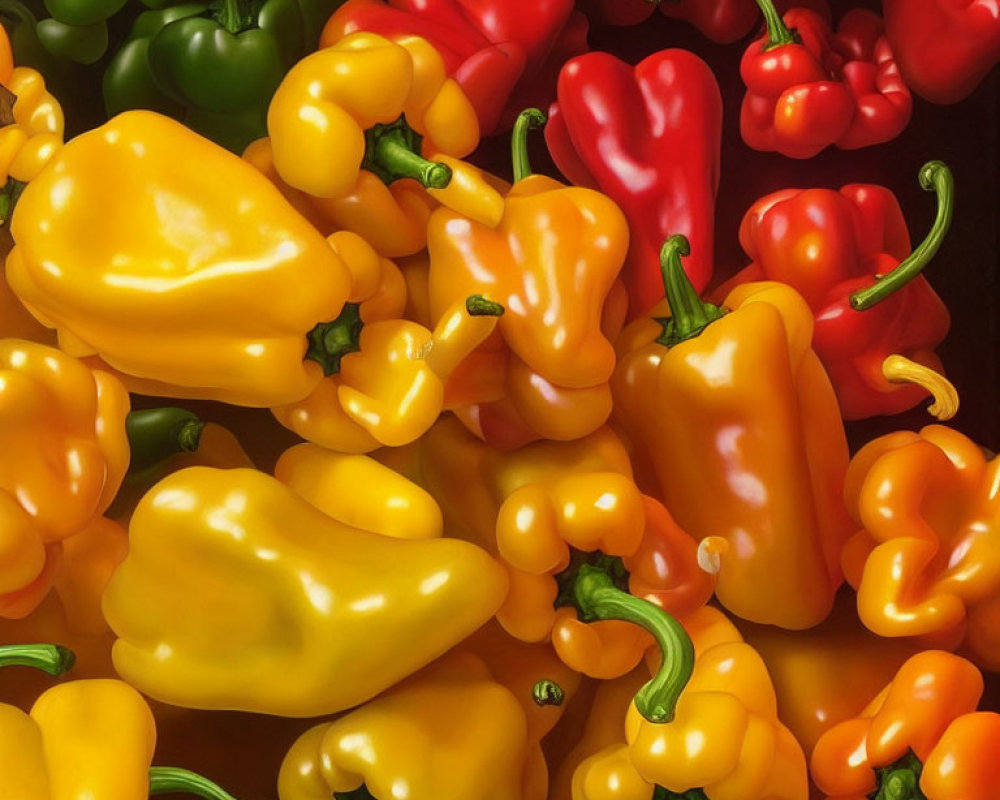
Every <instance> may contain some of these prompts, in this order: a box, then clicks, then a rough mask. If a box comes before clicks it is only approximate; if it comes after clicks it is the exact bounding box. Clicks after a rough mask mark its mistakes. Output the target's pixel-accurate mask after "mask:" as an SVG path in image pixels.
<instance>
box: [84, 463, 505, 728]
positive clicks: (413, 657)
mask: <svg viewBox="0 0 1000 800" xmlns="http://www.w3.org/2000/svg"><path fill="white" fill-rule="evenodd" d="M129 543H130V550H129V554H128V557H127V558H126V559H125V561H124V562H122V564H121V566H120V567H119V568H118V569H117V570H116V572H115V573H114V575H113V576H112V578H111V581H110V583H109V584H108V587H107V589H106V591H105V593H104V604H103V608H104V615H105V617H106V619H107V620H108V624H109V625H110V626H111V628H112V630H114V631H115V633H116V634H117V635H118V637H119V639H118V641H117V642H115V645H114V650H113V653H112V655H113V659H114V663H115V668H116V669H117V670H118V673H119V674H120V675H121V676H122V677H123V678H125V679H126V680H127V681H128V682H129V683H131V684H133V685H134V686H136V687H137V688H139V689H141V690H142V691H143V692H144V693H146V694H148V695H150V696H151V697H154V698H156V699H159V700H162V701H164V702H167V703H171V704H173V705H180V706H185V707H188V708H205V709H233V710H243V711H256V712H260V713H265V714H276V715H280V716H313V715H318V714H329V713H333V712H336V711H341V710H343V709H346V708H350V707H352V706H355V705H357V704H359V703H362V702H364V701H365V700H368V699H370V698H371V697H373V696H375V695H376V694H378V693H379V692H381V691H383V690H384V689H386V688H388V687H389V686H392V685H393V684H394V683H396V682H397V681H399V680H400V679H402V678H404V677H406V676H407V675H410V674H411V673H413V672H415V671H416V670H417V669H419V668H420V667H422V666H424V665H425V664H427V663H429V662H430V661H431V660H433V659H434V658H436V657H437V656H439V655H441V654H442V653H444V652H445V651H446V650H448V649H449V648H450V647H452V646H454V645H455V644H456V643H458V642H459V641H461V640H462V639H463V638H465V637H466V636H468V635H469V634H470V633H472V631H474V630H475V629H476V628H478V627H479V626H480V625H482V624H483V623H484V622H486V620H488V619H489V618H490V617H491V616H492V615H493V613H494V612H495V611H496V610H497V608H498V607H499V605H500V603H501V602H502V600H503V597H504V594H505V592H506V589H507V585H506V576H505V574H504V571H503V569H502V568H501V567H500V566H499V565H498V564H496V562H494V561H493V560H492V559H491V558H490V557H489V556H488V555H487V554H486V553H485V552H483V551H482V550H480V549H478V548H476V547H474V546H472V545H470V544H468V543H466V542H461V541H457V540H454V539H443V538H439V539H427V540H404V539H393V538H389V537H386V536H380V535H377V534H373V533H368V532H365V531H360V530H357V529H356V528H352V527H349V526H347V525H344V524H343V523H340V522H337V521H336V520H334V519H331V518H330V517H328V516H326V515H325V514H324V513H323V512H322V511H320V510H319V509H317V508H316V507H314V506H313V505H312V504H310V503H309V502H308V501H306V500H304V499H303V498H301V497H299V496H298V495H297V494H296V493H295V492H294V491H293V490H292V489H290V488H288V487H286V486H284V485H283V484H282V483H280V482H279V481H278V480H276V479H275V478H272V477H270V476H268V475H265V474H264V473H261V472H257V471H255V470H249V469H231V470H215V469H210V468H207V467H191V468H189V469H185V470H181V471H179V472H175V473H173V474H172V475H169V476H168V477H166V478H164V479H163V480H162V481H160V482H159V483H158V484H157V485H156V486H154V487H153V488H152V489H151V490H150V492H149V493H147V494H146V496H145V497H144V498H143V499H142V501H141V502H140V503H139V505H138V507H137V508H136V511H135V514H134V515H133V516H132V523H131V525H130V527H129Z"/></svg>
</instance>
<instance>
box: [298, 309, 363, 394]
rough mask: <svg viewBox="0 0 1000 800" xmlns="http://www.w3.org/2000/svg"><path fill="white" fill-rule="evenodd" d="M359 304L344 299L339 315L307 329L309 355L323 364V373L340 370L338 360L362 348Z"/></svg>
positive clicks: (361, 324)
mask: <svg viewBox="0 0 1000 800" xmlns="http://www.w3.org/2000/svg"><path fill="white" fill-rule="evenodd" d="M364 325H365V324H364V322H362V321H361V306H360V305H359V304H358V303H344V308H343V310H342V311H341V312H340V316H339V317H337V318H336V319H335V320H332V321H330V322H320V323H319V324H318V325H316V327H314V328H313V329H312V330H311V331H309V333H308V334H306V336H307V337H308V339H309V349H308V350H307V351H306V358H310V359H312V360H313V361H315V362H316V363H317V364H319V365H320V366H321V367H322V368H323V374H324V375H327V376H329V375H336V374H337V373H338V372H340V360H341V359H342V358H343V357H344V356H346V355H348V354H349V353H356V352H358V351H359V350H360V349H361V329H362V328H363V327H364Z"/></svg>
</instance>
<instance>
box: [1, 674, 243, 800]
mask: <svg viewBox="0 0 1000 800" xmlns="http://www.w3.org/2000/svg"><path fill="white" fill-rule="evenodd" d="M155 746H156V724H155V721H154V719H153V712H152V711H151V710H150V708H149V706H148V705H147V704H146V701H145V700H144V699H143V697H142V695H140V694H139V693H138V692H137V691H136V690H135V689H133V688H132V687H131V686H129V685H128V684H127V683H124V682H122V681H119V680H109V679H93V680H76V681H70V682H68V683H62V684H59V685H57V686H54V687H52V688H51V689H48V690H47V691H46V692H44V693H43V694H42V695H41V696H40V697H39V698H38V699H37V700H36V701H35V703H34V705H33V706H32V707H31V712H30V714H25V713H24V712H23V711H21V710H20V709H19V708H15V707H14V706H10V705H5V704H4V705H0V794H2V795H3V796H4V797H7V798H11V800H84V799H85V798H101V800H142V799H143V798H146V797H149V796H150V795H156V794H163V793H171V792H183V793H185V794H194V795H197V796H199V797H203V798H206V800H232V796H231V795H230V794H228V793H227V792H226V791H225V790H223V789H222V788H221V787H219V786H218V785H216V784H214V783H212V782H211V781H209V780H207V779H206V778H203V777H202V776H200V775H197V774H195V773H192V772H189V771H188V770H184V769H177V768H172V767H150V762H151V761H152V759H153V750H154V748H155Z"/></svg>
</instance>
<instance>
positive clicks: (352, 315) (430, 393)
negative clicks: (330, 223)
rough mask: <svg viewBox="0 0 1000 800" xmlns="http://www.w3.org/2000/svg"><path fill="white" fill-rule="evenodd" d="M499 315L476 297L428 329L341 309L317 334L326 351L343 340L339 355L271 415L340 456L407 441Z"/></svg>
mask: <svg viewBox="0 0 1000 800" xmlns="http://www.w3.org/2000/svg"><path fill="white" fill-rule="evenodd" d="M363 309H364V307H363V306H362V307H361V311H362V313H363ZM400 311H401V310H400ZM503 313H504V308H503V306H501V305H499V304H497V303H493V302H490V301H488V300H486V299H484V298H483V297H482V296H479V295H476V296H472V297H469V298H465V299H462V300H460V301H457V302H455V303H454V304H453V305H452V306H451V307H450V308H449V309H448V310H447V311H446V312H445V314H443V315H442V317H441V319H440V320H439V321H438V323H437V325H436V326H435V327H434V330H433V331H430V330H428V329H427V328H424V327H423V326H422V325H418V324H417V323H415V322H410V321H409V320H403V319H381V320H377V321H375V322H370V323H369V322H367V321H365V322H364V323H362V320H361V319H360V318H359V313H358V309H357V307H354V306H351V305H348V306H347V307H346V308H345V312H344V314H342V315H341V316H340V317H339V318H338V319H337V321H336V322H335V323H334V325H332V326H331V327H330V328H329V333H326V334H324V336H326V337H328V339H327V340H326V341H328V342H330V344H327V345H326V349H327V350H333V349H335V348H334V345H333V344H332V342H334V341H336V342H339V343H344V346H342V347H340V350H341V351H342V352H345V353H346V355H342V356H339V357H338V358H336V359H335V360H332V361H331V362H329V364H328V366H327V367H326V369H327V371H328V373H329V374H328V375H327V377H326V379H325V380H323V381H322V382H321V383H320V384H319V386H317V388H316V390H315V391H313V392H312V393H311V394H310V395H309V396H307V397H306V398H305V399H304V400H301V401H299V402H295V403H291V404H289V405H284V406H279V407H276V408H274V409H272V410H273V412H274V415H275V417H276V418H277V420H278V421H279V422H280V423H281V424H282V425H284V426H285V427H287V428H290V429H291V430H293V431H295V432H296V433H297V434H299V435H300V436H302V437H303V438H304V439H308V440H309V441H311V442H315V443H316V444H320V445H323V446H324V447H328V448H330V449H332V450H339V451H341V452H345V453H367V452H370V451H372V450H375V449H377V448H379V447H382V446H388V447H399V446H401V445H404V444H409V443H410V442H412V441H415V440H416V439H418V438H420V437H421V436H422V435H423V434H424V433H425V432H426V431H427V429H428V428H430V426H431V425H433V424H434V421H435V420H436V419H437V418H438V416H439V415H440V413H441V411H442V409H443V408H444V397H445V389H444V387H445V381H447V380H448V378H449V376H450V375H451V374H452V373H453V372H454V371H455V370H456V368H457V367H458V366H459V365H460V364H461V362H462V360H463V359H464V358H466V357H467V356H468V355H469V354H470V353H471V352H472V351H473V350H475V349H476V347H478V346H479V345H480V344H482V342H483V341H485V340H486V339H488V338H489V337H490V335H491V334H492V333H493V331H494V330H495V328H496V327H497V324H498V321H499V319H500V316H501V315H502V314H503Z"/></svg>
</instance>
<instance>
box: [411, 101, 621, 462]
mask: <svg viewBox="0 0 1000 800" xmlns="http://www.w3.org/2000/svg"><path fill="white" fill-rule="evenodd" d="M541 120H544V116H543V115H541V113H540V112H538V111H537V110H531V111H528V112H525V113H524V114H523V115H522V118H521V119H519V121H518V124H517V125H516V126H515V134H514V137H515V150H516V151H518V153H520V152H522V150H521V148H523V142H524V139H523V136H524V135H525V133H526V131H527V128H528V127H530V126H531V125H532V123H534V124H537V123H538V122H540V121H541ZM525 172H529V174H526V175H525ZM515 178H516V179H517V180H516V181H515V183H514V185H513V187H512V188H511V190H510V191H509V192H508V193H507V196H506V199H505V205H504V213H503V218H502V219H501V221H500V224H499V225H497V226H496V227H490V226H488V225H484V224H482V223H480V222H477V221H475V220H472V219H469V218H468V217H467V216H465V215H461V214H457V213H455V212H453V211H451V210H450V209H447V208H444V207H442V208H439V209H438V210H436V211H435V212H434V213H433V214H432V215H431V219H430V222H429V224H428V230H427V250H428V254H429V257H430V272H429V275H428V293H429V298H430V312H431V317H432V319H440V318H441V316H442V315H443V314H444V313H445V311H446V309H448V308H449V306H451V305H452V304H453V303H454V302H455V301H456V300H458V299H460V298H462V297H465V296H467V295H470V294H476V293H483V294H484V295H486V296H487V297H489V298H490V299H491V300H494V301H496V302H499V303H501V304H502V305H503V306H504V307H505V308H506V312H505V313H504V315H503V316H502V317H501V318H500V322H499V324H498V325H497V334H496V335H495V337H494V338H493V340H492V341H487V342H486V343H485V344H484V346H483V348H482V353H481V354H482V356H483V360H482V362H480V363H479V364H478V365H476V366H475V367H474V369H475V371H476V372H477V373H478V375H479V377H480V379H481V380H482V383H483V384H484V385H483V386H481V392H482V393H481V395H480V397H478V398H475V397H468V398H465V400H464V402H461V403H460V402H456V403H455V404H454V406H455V407H461V406H466V407H469V406H472V407H475V413H476V414H477V415H478V420H479V423H480V428H481V432H482V434H483V436H484V438H485V439H486V441H487V442H491V443H496V444H500V445H504V444H505V443H508V446H507V449H511V448H510V446H509V444H513V445H514V446H520V445H523V444H525V443H526V442H529V441H532V440H534V439H538V438H545V439H557V440H567V439H576V438H579V437H581V436H585V435H587V434H588V433H591V432H592V431H594V430H596V429H597V428H598V427H599V426H600V425H602V424H603V423H604V422H605V421H606V420H607V418H608V415H609V414H610V412H611V392H610V388H609V387H608V380H609V379H610V377H611V373H612V371H613V369H614V363H615V353H614V348H613V346H612V345H611V343H610V342H609V341H608V339H607V337H606V336H605V333H604V330H603V329H602V323H603V321H604V314H605V307H606V305H607V303H608V300H609V296H610V295H611V294H612V292H613V289H614V287H615V284H616V280H617V278H618V273H619V272H620V271H621V268H622V263H623V261H624V259H625V254H626V250H627V247H628V226H627V223H626V221H625V217H624V215H623V214H622V212H621V211H620V210H619V209H618V207H617V206H616V205H615V204H614V202H612V201H611V200H610V199H609V198H607V197H605V196H604V195H602V194H600V193H598V192H596V191H594V190H592V189H587V188H581V187H575V186H565V185H563V184H561V183H559V182H558V181H555V180H553V179H552V178H548V177H545V176H543V175H532V174H530V167H527V165H526V164H519V165H518V166H517V167H516V168H515ZM568 296H572V297H574V303H573V304H572V306H571V307H567V306H565V305H564V303H563V302H562V301H561V300H560V298H564V297H568ZM476 400H479V402H476ZM495 401H504V403H505V404H506V408H505V409H504V410H503V411H501V414H503V413H506V414H509V421H507V422H505V423H503V424H504V425H506V426H507V427H508V428H510V429H512V430H513V432H511V433H508V432H507V431H502V432H500V433H498V434H493V433H491V429H490V424H491V423H490V419H489V417H490V415H491V413H492V409H491V407H490V404H491V403H492V402H495ZM501 408H503V403H501Z"/></svg>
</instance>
